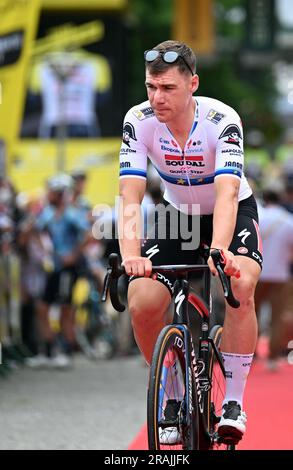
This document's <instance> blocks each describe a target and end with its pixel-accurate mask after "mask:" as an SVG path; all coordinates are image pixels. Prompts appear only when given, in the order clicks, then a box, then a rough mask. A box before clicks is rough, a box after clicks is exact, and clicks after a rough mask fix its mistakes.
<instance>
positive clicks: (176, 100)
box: [145, 67, 199, 123]
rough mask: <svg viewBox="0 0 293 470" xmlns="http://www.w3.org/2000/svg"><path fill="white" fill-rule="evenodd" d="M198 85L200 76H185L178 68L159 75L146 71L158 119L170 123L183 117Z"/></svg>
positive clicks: (147, 85)
mask: <svg viewBox="0 0 293 470" xmlns="http://www.w3.org/2000/svg"><path fill="white" fill-rule="evenodd" d="M198 83H199V80H198V75H194V76H192V75H191V74H183V73H181V72H179V69H178V67H170V69H168V70H166V72H163V73H161V74H159V75H152V74H150V72H149V71H148V69H146V82H145V84H146V88H147V94H148V98H149V101H150V104H151V107H152V108H153V110H154V113H155V115H156V117H157V119H158V120H159V121H160V122H165V123H168V122H171V121H173V120H176V118H178V117H179V116H180V115H182V112H184V111H185V110H186V108H187V106H188V105H189V103H190V100H191V98H192V94H193V93H194V92H195V91H196V90H197V88H198Z"/></svg>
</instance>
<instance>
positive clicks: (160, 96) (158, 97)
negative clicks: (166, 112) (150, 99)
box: [154, 89, 165, 103]
mask: <svg viewBox="0 0 293 470" xmlns="http://www.w3.org/2000/svg"><path fill="white" fill-rule="evenodd" d="M154 101H155V102H156V103H164V101H165V94H164V92H163V91H161V90H159V89H157V90H156V91H155V94H154Z"/></svg>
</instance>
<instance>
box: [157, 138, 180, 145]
mask: <svg viewBox="0 0 293 470" xmlns="http://www.w3.org/2000/svg"><path fill="white" fill-rule="evenodd" d="M159 142H160V144H165V145H170V140H165V139H163V137H160V139H159ZM172 144H173V142H172ZM175 147H177V145H175Z"/></svg>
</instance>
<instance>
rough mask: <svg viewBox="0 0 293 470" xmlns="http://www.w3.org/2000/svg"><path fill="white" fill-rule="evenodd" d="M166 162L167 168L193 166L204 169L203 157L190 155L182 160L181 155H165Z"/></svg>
mask: <svg viewBox="0 0 293 470" xmlns="http://www.w3.org/2000/svg"><path fill="white" fill-rule="evenodd" d="M165 162H166V165H167V166H181V167H185V166H193V167H204V166H205V164H204V162H203V156H202V155H188V156H186V157H185V159H184V160H183V159H182V156H181V155H180V156H179V155H165Z"/></svg>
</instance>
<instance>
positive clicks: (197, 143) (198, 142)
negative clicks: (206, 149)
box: [192, 140, 202, 146]
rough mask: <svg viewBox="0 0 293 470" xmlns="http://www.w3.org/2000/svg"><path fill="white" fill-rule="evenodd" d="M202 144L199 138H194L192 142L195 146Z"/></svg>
mask: <svg viewBox="0 0 293 470" xmlns="http://www.w3.org/2000/svg"><path fill="white" fill-rule="evenodd" d="M201 144H202V141H201V140H197V141H196V140H195V141H194V142H192V145H193V146H196V145H201Z"/></svg>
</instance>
